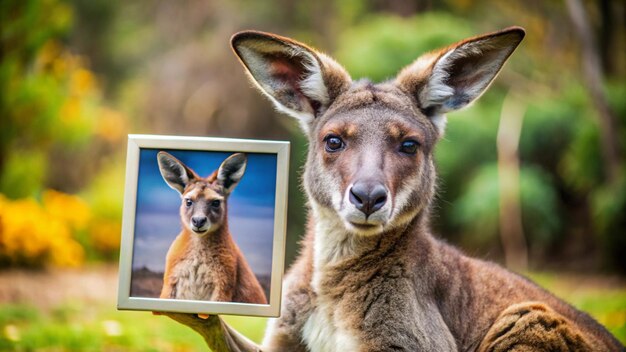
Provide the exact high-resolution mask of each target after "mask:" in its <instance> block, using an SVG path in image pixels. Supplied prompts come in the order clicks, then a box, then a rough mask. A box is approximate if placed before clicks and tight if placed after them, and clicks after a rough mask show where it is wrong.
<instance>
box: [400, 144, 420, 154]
mask: <svg viewBox="0 0 626 352" xmlns="http://www.w3.org/2000/svg"><path fill="white" fill-rule="evenodd" d="M418 146H419V143H417V142H416V141H404V142H402V144H401V145H400V152H402V153H404V154H415V153H416V152H417V147H418Z"/></svg>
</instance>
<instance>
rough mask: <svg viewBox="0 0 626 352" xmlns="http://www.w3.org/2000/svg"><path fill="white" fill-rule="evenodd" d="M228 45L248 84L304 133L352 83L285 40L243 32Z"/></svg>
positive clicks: (329, 63) (332, 65)
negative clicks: (266, 97) (251, 82)
mask: <svg viewBox="0 0 626 352" xmlns="http://www.w3.org/2000/svg"><path fill="white" fill-rule="evenodd" d="M231 45H232V48H233V50H234V52H235V54H237V56H238V57H239V59H240V61H241V63H242V64H243V65H244V67H245V68H246V70H247V72H248V74H249V75H250V77H251V78H252V81H253V82H255V83H256V85H257V86H258V88H259V89H260V90H261V91H262V92H263V93H265V94H266V95H267V96H268V97H269V98H270V99H271V100H272V102H273V103H274V105H275V106H276V108H277V109H278V110H280V111H283V112H285V113H287V114H289V115H291V116H293V117H295V118H297V119H298V121H299V122H300V125H301V126H302V128H303V129H304V130H305V132H308V131H309V130H310V125H311V123H312V122H313V121H314V120H315V118H316V117H318V116H320V114H322V113H324V111H326V109H327V108H328V106H329V105H330V104H331V103H332V101H333V100H334V99H335V98H336V97H337V96H338V95H339V94H341V93H342V92H343V91H345V90H346V89H348V88H349V87H350V84H351V82H352V80H351V78H350V75H348V73H347V72H346V70H345V69H344V68H343V67H341V66H340V65H339V64H338V63H336V62H335V61H334V60H333V59H331V58H329V57H328V56H326V55H324V54H322V53H319V52H316V51H315V50H313V49H311V48H309V47H307V46H306V45H304V44H302V43H298V42H296V41H294V40H292V39H289V38H285V37H281V36H278V35H275V34H270V33H263V32H257V31H244V32H239V33H237V34H235V35H233V37H232V38H231Z"/></svg>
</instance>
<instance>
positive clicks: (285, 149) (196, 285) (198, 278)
mask: <svg viewBox="0 0 626 352" xmlns="http://www.w3.org/2000/svg"><path fill="white" fill-rule="evenodd" d="M288 159H289V143H288V142H277V141H261V140H244V139H226V138H209V137H175V136H155V135H130V136H129V139H128V153H127V168H126V189H125V198H124V216H123V225H122V244H121V250H120V274H119V292H118V309H128V310H152V311H170V312H187V313H206V314H235V315H250V316H278V314H279V308H280V290H281V284H280V283H281V281H282V274H283V267H284V246H285V230H286V202H287V185H288V182H287V177H288Z"/></svg>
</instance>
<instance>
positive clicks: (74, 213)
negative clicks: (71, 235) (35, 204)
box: [42, 189, 91, 230]
mask: <svg viewBox="0 0 626 352" xmlns="http://www.w3.org/2000/svg"><path fill="white" fill-rule="evenodd" d="M42 200H43V207H44V208H45V210H46V211H47V212H48V213H49V214H50V215H51V216H52V217H54V218H58V219H61V220H63V221H65V222H66V223H68V224H69V225H70V226H71V227H72V228H74V229H78V230H80V229H84V228H85V227H86V226H87V223H88V222H89V220H90V219H91V210H90V209H89V205H88V204H87V203H86V202H85V201H84V200H82V199H81V198H80V197H78V196H75V195H70V194H66V193H62V192H58V191H55V190H51V189H49V190H46V191H44V192H43V197H42Z"/></svg>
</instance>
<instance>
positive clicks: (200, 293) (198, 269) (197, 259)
mask: <svg viewBox="0 0 626 352" xmlns="http://www.w3.org/2000/svg"><path fill="white" fill-rule="evenodd" d="M212 266H213V264H212V261H211V260H210V258H208V256H206V254H205V255H195V256H189V257H188V258H186V259H185V260H182V261H180V262H179V263H178V265H177V266H176V269H175V274H174V275H175V277H176V278H177V282H176V298H177V299H192V300H210V299H211V296H212V294H213V291H214V289H215V285H214V284H213V282H214V278H213V276H214V272H215V271H214V268H212Z"/></svg>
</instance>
